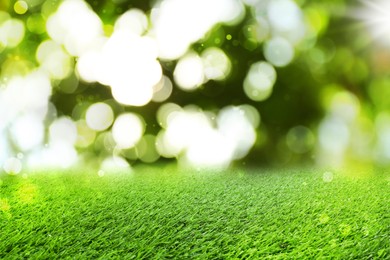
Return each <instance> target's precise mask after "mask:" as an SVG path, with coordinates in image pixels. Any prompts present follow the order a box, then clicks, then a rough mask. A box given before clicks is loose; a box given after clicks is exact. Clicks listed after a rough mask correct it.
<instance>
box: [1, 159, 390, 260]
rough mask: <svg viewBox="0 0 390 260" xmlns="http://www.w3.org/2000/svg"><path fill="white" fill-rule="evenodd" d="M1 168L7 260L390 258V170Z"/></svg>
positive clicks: (3, 251)
mask: <svg viewBox="0 0 390 260" xmlns="http://www.w3.org/2000/svg"><path fill="white" fill-rule="evenodd" d="M322 174H323V171H320V170H310V169H301V170H299V169H295V170H291V169H290V170H264V169H257V170H256V169H253V170H246V171H244V170H232V171H230V172H227V173H207V172H196V171H192V172H191V171H185V172H181V171H176V170H174V169H173V168H172V167H171V166H167V167H163V166H161V167H153V168H152V167H144V168H140V169H139V170H138V171H136V172H135V173H133V174H125V175H123V174H122V175H109V176H108V175H106V176H104V177H99V176H97V174H96V172H94V171H93V172H92V171H90V172H88V171H83V172H82V173H81V172H76V171H71V172H68V173H65V172H63V173H50V172H49V173H46V174H43V173H38V174H30V175H29V176H28V177H27V178H23V177H22V176H5V175H1V176H0V179H1V182H2V185H1V187H0V258H6V259H22V258H31V259H59V258H60V259H64V258H72V259H97V258H102V259H111V258H116V259H164V258H177V259H248V258H249V259H389V257H390V209H389V206H390V175H389V174H387V173H386V172H385V171H379V170H377V171H376V172H375V174H372V175H371V176H370V177H366V178H362V177H361V178H352V177H348V176H344V175H342V174H335V176H334V179H333V181H331V182H324V181H323V179H322Z"/></svg>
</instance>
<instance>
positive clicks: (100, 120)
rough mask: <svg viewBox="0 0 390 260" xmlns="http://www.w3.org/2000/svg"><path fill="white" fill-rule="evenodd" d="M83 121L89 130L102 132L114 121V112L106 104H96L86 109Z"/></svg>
mask: <svg viewBox="0 0 390 260" xmlns="http://www.w3.org/2000/svg"><path fill="white" fill-rule="evenodd" d="M85 120H86V122H87V125H88V126H89V127H90V128H91V129H93V130H96V131H103V130H106V129H107V128H108V127H110V126H111V124H112V122H113V121H114V112H113V111H112V109H111V107H110V106H109V105H107V104H106V103H102V102H98V103H95V104H93V105H91V106H90V107H89V108H88V110H87V113H86V115H85Z"/></svg>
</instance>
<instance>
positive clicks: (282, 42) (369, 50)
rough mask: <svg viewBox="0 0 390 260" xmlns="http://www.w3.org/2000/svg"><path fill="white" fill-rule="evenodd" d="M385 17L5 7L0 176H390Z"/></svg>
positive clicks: (244, 3) (372, 7)
mask: <svg viewBox="0 0 390 260" xmlns="http://www.w3.org/2000/svg"><path fill="white" fill-rule="evenodd" d="M387 7H388V3H387V2H386V1H384V0H375V1H371V2H368V1H362V2H361V3H360V2H357V3H349V2H347V1H345V0H340V1H333V2H326V3H325V2H323V3H318V2H315V1H294V0H274V1H261V0H215V1H206V0H187V1H181V0H164V1H160V0H158V1H146V2H145V1H133V2H132V4H131V6H129V5H128V4H127V3H125V2H124V1H120V0H115V1H111V0H107V1H100V2H99V1H90V0H64V1H43V0H34V1H22V0H20V1H19V0H18V1H13V2H12V3H11V2H10V3H7V4H3V5H1V8H2V10H1V11H0V169H1V171H3V172H7V173H9V174H17V173H21V172H23V171H25V170H28V169H29V168H30V167H31V168H32V167H35V168H42V167H43V168H44V167H65V168H67V167H71V166H74V165H76V164H77V163H86V162H89V161H90V160H93V161H97V163H91V164H89V165H99V166H98V167H99V169H96V172H97V174H98V175H99V176H104V175H105V174H108V173H113V172H115V171H131V169H132V164H133V163H136V162H137V161H139V162H142V163H154V162H157V161H171V160H174V161H175V160H177V161H178V163H179V164H180V165H182V166H186V167H187V166H190V167H195V168H213V169H217V168H221V169H225V168H227V167H229V166H231V165H232V164H234V163H235V162H237V161H240V160H241V162H242V164H243V165H244V164H245V163H246V162H248V163H254V164H260V163H269V164H271V165H284V164H288V163H295V162H297V163H300V162H307V161H309V162H314V163H317V164H319V165H321V166H332V167H336V166H340V167H341V166H343V165H346V164H348V162H350V161H359V162H361V163H363V162H364V163H365V164H373V163H376V164H381V165H390V148H389V147H390V141H389V140H390V137H389V134H388V132H389V129H390V123H389V122H390V120H389V118H390V117H389V111H390V102H389V101H388V98H387V96H388V94H390V91H389V88H388V85H389V82H390V80H389V77H388V72H389V67H390V62H389V60H390V54H389V45H388V44H389V43H390V41H389V37H387V36H386V35H389V33H388V32H389V31H390V29H389V28H390V26H389V24H390V23H389V18H388V16H389V15H388V14H389V12H387V11H386V8H387ZM354 19H355V20H354ZM362 21H363V24H364V25H365V26H363V27H366V29H367V30H364V28H363V27H362V26H361V24H362V23H361V22H362ZM350 25H353V26H350ZM355 25H356V26H355ZM334 28H337V30H334ZM339 28H340V29H339ZM352 28H359V30H355V29H352ZM360 29H361V30H360ZM372 46H373V47H372ZM374 47H375V48H374ZM260 113H261V117H260ZM165 158H167V159H165ZM349 165H351V164H349Z"/></svg>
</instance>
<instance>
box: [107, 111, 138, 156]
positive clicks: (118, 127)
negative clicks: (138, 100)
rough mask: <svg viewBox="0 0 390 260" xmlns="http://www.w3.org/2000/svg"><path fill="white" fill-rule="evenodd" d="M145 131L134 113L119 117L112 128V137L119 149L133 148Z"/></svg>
mask: <svg viewBox="0 0 390 260" xmlns="http://www.w3.org/2000/svg"><path fill="white" fill-rule="evenodd" d="M144 131H145V126H144V122H143V120H142V119H141V118H140V117H139V116H138V115H136V114H134V113H125V114H121V115H119V116H118V117H117V118H116V120H115V122H114V125H113V126H112V136H113V138H114V141H115V142H116V144H117V146H118V147H119V148H123V149H127V148H131V147H134V146H135V145H136V144H137V142H138V141H139V140H140V139H141V137H142V135H143V133H144Z"/></svg>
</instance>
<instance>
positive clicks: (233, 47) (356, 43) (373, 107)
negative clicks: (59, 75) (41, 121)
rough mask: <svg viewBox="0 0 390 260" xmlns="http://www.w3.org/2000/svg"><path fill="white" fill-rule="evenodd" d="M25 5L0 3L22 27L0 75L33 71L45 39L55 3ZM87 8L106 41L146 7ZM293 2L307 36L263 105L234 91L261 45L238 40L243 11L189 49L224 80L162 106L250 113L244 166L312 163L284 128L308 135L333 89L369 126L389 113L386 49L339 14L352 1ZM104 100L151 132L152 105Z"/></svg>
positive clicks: (94, 87) (70, 97)
mask: <svg viewBox="0 0 390 260" xmlns="http://www.w3.org/2000/svg"><path fill="white" fill-rule="evenodd" d="M27 2H28V3H29V4H30V8H29V10H28V12H26V13H25V14H22V15H19V14H16V13H15V10H14V8H13V6H14V3H15V1H5V0H1V1H0V10H6V11H7V12H8V13H9V14H10V15H11V16H14V17H18V19H22V20H23V21H24V22H25V23H26V24H27V26H28V28H29V30H28V31H26V36H25V38H24V40H23V42H22V43H21V44H20V45H19V46H18V47H16V48H14V49H12V50H11V49H5V50H1V51H2V52H1V53H0V64H2V67H1V72H2V73H3V74H4V71H5V70H6V69H7V66H5V65H4V64H6V63H8V62H12V61H19V62H18V63H17V64H18V65H17V66H16V67H15V66H14V67H12V68H13V69H15V70H17V71H18V73H23V72H27V71H29V69H31V68H32V67H34V66H36V65H37V61H36V60H35V57H34V53H35V50H36V48H37V46H38V44H39V43H40V42H42V41H43V40H44V39H47V38H48V35H47V34H46V31H45V30H44V29H42V28H44V23H45V20H46V19H47V18H48V16H49V15H50V14H51V13H52V12H53V11H54V10H56V7H57V6H58V4H59V3H60V1H59V0H47V1H43V0H30V1H27ZM87 2H88V3H89V4H90V5H91V7H92V8H93V10H94V11H95V12H96V13H97V14H98V15H99V17H100V18H101V19H102V21H103V22H104V24H105V26H104V30H105V33H106V34H107V35H109V34H110V33H111V32H112V28H113V24H114V22H115V19H116V18H117V17H118V16H119V15H121V14H123V13H124V12H126V11H127V10H128V9H130V8H139V9H141V10H143V11H144V12H145V13H146V14H149V13H150V10H151V7H152V5H153V2H154V1H145V0H131V1H130V0H105V1H96V0H88V1H87ZM296 2H297V3H298V4H299V5H300V6H301V8H302V10H303V13H304V16H305V20H306V23H307V24H308V33H307V36H306V37H305V39H304V40H303V41H302V42H301V43H300V44H299V46H298V47H297V51H296V55H295V59H294V61H293V62H292V63H291V64H290V65H288V66H286V67H283V68H277V73H278V78H277V82H276V84H275V86H274V92H273V94H272V96H271V97H270V98H269V99H267V100H265V101H263V102H255V101H252V100H250V99H248V97H247V96H246V95H245V93H244V92H243V90H242V82H243V79H244V78H245V76H246V74H247V72H248V68H249V67H250V65H251V64H253V63H254V62H257V61H259V60H264V54H263V44H262V43H258V42H256V41H255V40H252V39H251V36H250V35H249V36H248V35H245V32H244V31H243V28H248V26H250V23H251V20H253V17H252V14H251V12H250V11H249V10H247V12H246V16H245V18H244V19H243V20H242V21H241V22H240V24H236V25H233V26H228V25H218V26H216V27H215V28H213V30H212V31H211V32H209V33H208V34H207V36H206V37H205V38H204V39H202V40H200V41H199V42H196V43H194V44H193V46H192V49H193V50H194V51H196V52H198V53H200V52H202V51H203V50H204V49H206V48H207V47H211V46H216V47H219V48H221V49H223V50H224V51H225V52H226V53H227V54H228V55H229V57H230V59H231V61H232V64H233V70H232V72H231V74H230V76H229V77H228V78H227V79H226V80H224V81H209V82H207V83H205V84H204V85H203V86H202V87H201V88H200V89H198V90H197V91H195V92H190V93H189V92H185V91H182V90H180V89H179V88H176V89H175V90H174V92H173V94H172V95H171V96H170V98H169V99H168V100H167V101H168V102H174V103H177V104H179V105H182V106H184V105H187V104H197V105H198V106H199V107H201V108H203V109H207V110H218V109H220V108H222V107H224V106H227V105H231V104H233V105H240V104H244V103H246V104H250V105H252V106H254V107H256V108H257V109H258V111H259V112H260V115H261V126H260V128H259V129H258V138H257V142H256V144H255V146H254V148H253V149H252V152H251V153H250V154H249V155H248V156H247V157H246V158H245V159H244V162H246V163H267V164H268V163H271V164H275V163H276V164H284V163H287V162H300V163H301V162H308V161H313V155H314V153H315V149H314V148H312V149H310V150H308V151H305V152H304V153H301V154H299V153H294V152H293V151H291V150H289V148H288V147H287V144H286V135H287V133H288V132H289V130H290V129H291V128H293V127H295V126H300V125H301V126H305V127H307V128H309V129H311V130H312V131H313V133H316V132H317V127H318V125H319V124H320V122H321V120H322V119H323V118H324V116H326V114H327V113H328V109H329V104H330V102H331V99H332V97H333V95H334V94H336V93H338V92H340V91H344V90H345V91H348V92H350V93H352V94H354V95H355V96H356V97H357V98H358V100H359V101H360V104H361V111H362V113H363V114H364V117H367V118H369V119H370V120H371V121H372V120H374V118H375V115H376V114H378V113H380V112H382V111H386V112H390V101H389V99H388V98H387V97H388V96H389V94H390V90H389V89H390V88H389V85H390V70H389V67H390V51H389V49H388V48H386V47H383V46H380V45H377V44H376V43H374V42H373V41H372V40H371V39H372V38H371V37H370V36H369V35H368V32H367V30H365V28H364V25H363V24H362V22H361V21H357V20H356V19H353V18H350V17H349V16H348V15H347V12H348V8H352V7H353V6H357V5H358V4H359V3H357V2H358V1H346V0H330V1H315V0H296ZM0 19H1V17H0ZM226 35H230V36H229V37H226ZM21 60H23V62H22V61H21ZM161 65H162V67H163V73H164V75H166V76H168V77H170V78H171V79H172V81H173V70H174V68H175V65H176V62H175V61H169V62H166V61H161ZM73 77H74V75H73ZM69 80H72V79H69ZM60 84H64V83H63V82H55V83H54V86H56V85H57V86H58V85H60ZM109 99H112V97H111V92H110V91H109V89H108V88H107V87H100V85H99V84H97V83H93V84H87V83H83V82H81V81H80V82H79V87H78V88H77V90H76V91H75V92H74V93H64V92H63V91H61V88H59V87H58V88H55V92H54V95H53V96H52V97H51V101H52V102H53V103H54V104H55V106H56V108H57V110H58V112H59V115H61V114H63V115H69V116H72V115H73V116H74V109H75V107H77V106H78V104H80V102H81V101H88V102H90V103H93V102H96V101H101V100H109ZM110 102H111V104H112V105H113V107H114V111H115V113H116V114H118V113H119V112H121V111H135V112H138V113H140V114H142V116H143V117H144V119H145V121H146V122H147V129H146V132H147V133H152V134H156V133H157V132H158V130H159V126H158V123H157V121H156V117H155V115H156V111H157V109H158V108H159V106H160V104H159V103H153V102H151V103H149V104H148V105H146V106H144V107H122V106H121V105H119V104H117V103H116V102H115V101H114V100H111V101H110ZM115 108H116V110H115Z"/></svg>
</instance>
